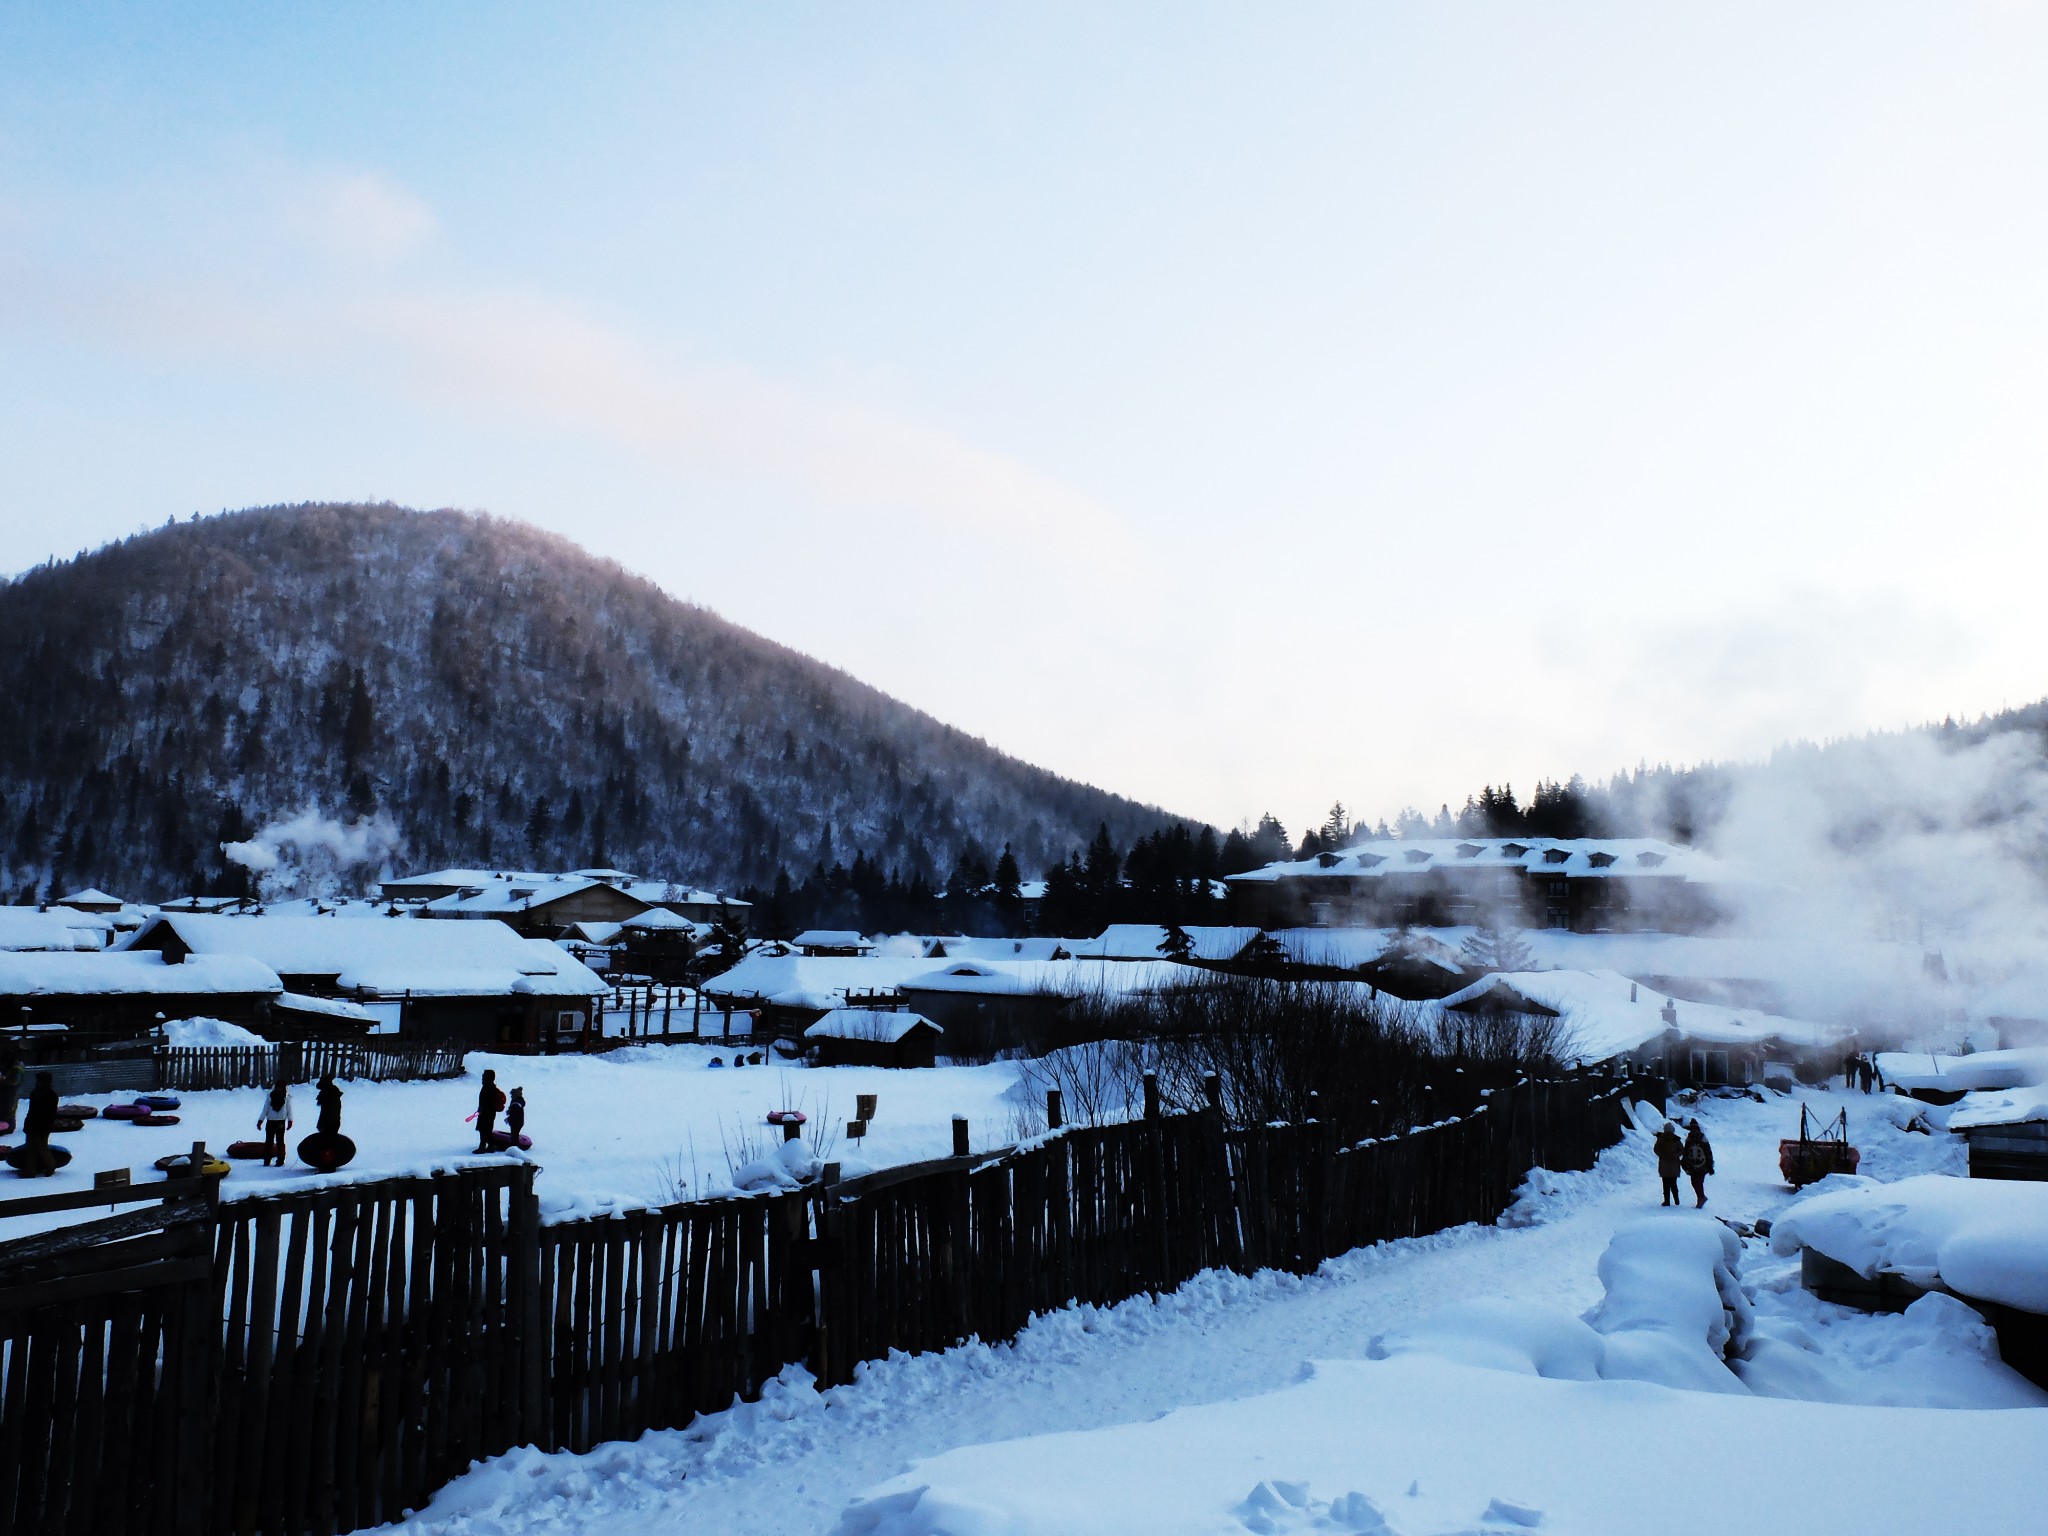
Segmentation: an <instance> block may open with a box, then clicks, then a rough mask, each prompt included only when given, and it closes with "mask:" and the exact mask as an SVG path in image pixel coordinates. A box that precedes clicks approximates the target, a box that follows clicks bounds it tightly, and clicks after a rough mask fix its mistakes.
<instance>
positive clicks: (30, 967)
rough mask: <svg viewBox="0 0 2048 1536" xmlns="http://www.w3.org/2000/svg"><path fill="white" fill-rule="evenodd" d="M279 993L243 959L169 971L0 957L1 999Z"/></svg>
mask: <svg viewBox="0 0 2048 1536" xmlns="http://www.w3.org/2000/svg"><path fill="white" fill-rule="evenodd" d="M223 921H239V919H223ZM283 990H284V984H283V983H282V982H281V981H279V980H278V978H277V972H276V971H274V970H272V969H271V968H270V967H269V966H267V965H265V964H264V963H263V962H262V961H261V960H257V959H252V958H250V957H249V956H246V955H232V954H219V955H194V956H191V957H189V958H188V959H187V960H186V961H185V962H184V963H183V964H182V965H169V964H166V963H165V961H164V957H163V956H162V955H160V954H156V953H154V952H130V951H125V950H117V951H114V952H113V953H110V954H109V953H94V954H69V953H63V952H54V951H53V952H49V953H43V952H23V951H15V950H6V951H0V997H111V996H119V995H133V994H137V993H141V994H151V993H155V994H162V995H165V996H175V997H203V996H219V995H221V994H224V993H225V994H230V995H234V996H246V995H255V996H272V997H274V996H276V995H277V994H278V993H280V992H282V991H283Z"/></svg>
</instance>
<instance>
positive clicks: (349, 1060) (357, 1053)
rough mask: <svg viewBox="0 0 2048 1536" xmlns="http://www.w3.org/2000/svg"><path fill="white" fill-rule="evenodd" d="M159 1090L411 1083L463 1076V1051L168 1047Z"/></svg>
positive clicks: (316, 1045) (162, 1055)
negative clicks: (328, 1081) (332, 1081)
mask: <svg viewBox="0 0 2048 1536" xmlns="http://www.w3.org/2000/svg"><path fill="white" fill-rule="evenodd" d="M156 1059H157V1079H158V1084H159V1086H161V1087H163V1088H166V1089H170V1090H172V1091H175V1092H180V1093H196V1092H200V1091H202V1090H204V1089H208V1088H262V1087H267V1086H269V1085H270V1084H271V1083H274V1082H276V1081H277V1080H278V1079H279V1078H280V1077H282V1078H283V1079H284V1080H285V1081H286V1082H288V1083H311V1082H317V1081H319V1079H320V1078H322V1077H327V1076H332V1077H336V1078H341V1079H353V1080H355V1081H357V1082H372V1083H407V1082H419V1081H424V1080H427V1079H432V1078H444V1077H460V1076H461V1075H462V1070H463V1063H464V1060H465V1053H464V1051H463V1050H462V1048H461V1047H460V1046H435V1045H425V1046H420V1045H410V1046H385V1045H368V1044H361V1043H358V1042H356V1041H352V1040H351V1041H344V1040H286V1041H281V1042H279V1043H277V1044H274V1045H223V1046H165V1047H162V1048H160V1049H159V1050H158V1051H157V1053H156Z"/></svg>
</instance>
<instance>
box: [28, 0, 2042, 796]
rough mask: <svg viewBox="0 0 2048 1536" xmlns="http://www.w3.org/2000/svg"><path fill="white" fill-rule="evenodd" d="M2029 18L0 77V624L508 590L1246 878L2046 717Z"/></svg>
mask: <svg viewBox="0 0 2048 1536" xmlns="http://www.w3.org/2000/svg"><path fill="white" fill-rule="evenodd" d="M2043 79H2048V6H2044V5H2042V4H2027V3H2006V4H1997V5H1983V6H1972V5H1965V4H1958V5H1946V6H1939V7H1932V6H1901V5H1888V4H1882V3H1871V0H1860V3H1855V4H1825V3H1814V4H1804V5H1801V6H1798V7H1785V6H1779V5H1743V4H1712V5H1707V4H1668V5H1658V6H1642V5H1638V4H1620V3H1617V4H1610V5H1575V4H1567V3H1555V4H1550V5H1545V6H1542V7H1533V6H1528V7H1524V6H1516V7H1509V6H1504V5H1494V6H1480V5H1468V4H1455V3H1452V4H1431V5H1424V4H1406V5H1358V4H1343V5H1273V6H1259V7H1248V6H1241V5H1202V4H1174V5H1147V4H1137V3H1132V4H1123V5H1119V6H1116V7H1101V6H1084V5H1063V4H1057V3H1036V4H1029V5H1003V4H989V5H977V6H971V7H966V6H938V5H914V4H901V5H899V4H855V5H849V4H784V5H776V6H757V5H744V4H737V3H735V4H721V5H701V4H698V5H682V4H668V5H646V6H641V5H632V4H625V3H614V4H608V5H606V6H602V7H589V6H567V5H559V6H538V5H522V4H511V3H506V4H493V5H488V6H485V5H459V4H443V5H437V6H434V7H416V6H410V5H396V4H392V5H384V4H375V3H365V0H357V3H351V4H348V5H321V4H310V3H308V4H299V5H294V6H290V7H280V6H272V5H237V4H232V3H217V4H209V5H206V6H197V5H174V4H164V5H152V6H117V5H100V4H91V3H67V4H63V5H57V4H48V5H38V4H14V5H9V6H6V7H4V8H0V568H4V569H6V570H20V569H25V568H27V567H29V566H32V565H34V564H37V563H39V562H40V561H42V560H43V559H45V558H47V557H49V556H52V555H56V556H59V557H65V556H69V555H71V554H73V553H76V552H77V551H79V550H81V549H84V548H89V547H91V546H93V545H96V544H98V543H100V542H103V541H105V540H107V539H111V538H118V537H122V536H125V535H127V534H129V533H132V532H135V531H136V530H138V529H141V528H145V527H150V526H155V525H158V524H161V523H162V522H163V521H164V520H165V519H166V518H167V517H172V516H181V517H182V516H186V515H189V514H190V513H191V512H193V511H195V510H196V511H203V512H214V511H218V510H221V509H224V508H232V507H240V506H250V505H262V504H271V503H278V502H293V501H306V500H340V499H388V500H392V501H396V502H401V503H404V504H408V505H415V506H423V507H426V506H456V507H464V508H472V509H478V510H487V511H490V512H492V513H495V514H498V515H501V516H505V517H510V518H517V519H521V520H524V521H527V522H531V523H534V524H537V525H540V526H542V527H545V528H549V529H553V530H555V531H557V532H560V533H563V534H565V535H567V536H569V537H571V538H573V539H575V540H576V541H578V542H579V543H581V544H582V545H584V546H585V547H587V548H589V549H591V550H593V551H595V552H597V553H600V554H603V555H607V556H611V557H614V558H616V559H618V560H620V561H621V562H623V563H624V564H626V565H628V566H630V567H632V568H634V569H635V570H638V571H641V572H643V573H645V574H646V575H648V576H650V577H652V578H653V579H655V580H656V581H658V582H660V583H661V584H662V585H663V586H664V587H665V588H666V589H667V590H669V591H670V592H672V593H674V594H676V595H677V596H679V597H683V598H687V599H690V600H692V601H696V602H700V603H703V604H705V605H707V606H709V607H711V608H713V609H715V610H716V611H717V612H719V613H721V614H723V615H724V616H726V617H728V618H730V619H732V620H734V621H736V622H738V623H741V624H744V625H746V626H748V627H749V628H752V629H755V630H757V631H759V632H761V633H763V634H766V635H769V636H771V637H773V638H774V639H777V640H779V641H782V642H784V643H787V644H789V645H792V646H795V647H796V648H798V649H800V650H802V651H805V652H807V653H809V654H811V655H814V656H817V657H819V658H821V659H823V660H826V661H828V662H830V663H832V664H833V665H836V666H839V667H842V668H844V669H845V670H847V671H849V672H851V673H853V674H854V675H856V676H858V677H860V678H863V679H865V680H866V681H868V682H871V683H874V684H875V685H877V686H879V687H881V688H883V689H885V690H887V691H888V692H890V693H892V694H894V695H896V696H897V697H899V698H902V699H904V700H907V701H908V702H910V703H912V704H914V705H916V706H918V707H919V708H922V709H925V710H927V711H929V712H930V713H932V714H933V715H936V716H938V717H939V718H941V719H943V720H946V721H948V722H950V723H953V724H956V725H959V726H961V727H963V728H965V729H967V730H969V731H971V732H973V733H975V734H976V735H979V736H983V737H985V738H987V739H989V740H990V741H992V742H994V743H996V744H997V745H998V746H1000V747H1002V748H1004V749H1005V750H1008V751H1010V752H1013V753H1016V754H1018V755H1019V756H1022V757H1025V758H1028V759H1031V760H1033V761H1036V762H1038V763H1041V764H1044V765H1045V766H1047V767H1050V768H1053V769H1056V770H1058V771H1060V772H1063V773H1066V774H1070V775H1072V776H1075V777H1077V778H1082V779H1086V780H1090V781H1092V782H1095V783H1097V784H1100V785H1103V786H1104V787H1106V788H1110V789H1114V790H1117V791H1120V792H1123V793H1126V794H1130V795H1134V796H1137V797H1138V798H1140V799H1143V800H1146V801H1149V802H1152V803H1155V804H1159V805H1162V806H1165V807H1167V808H1169V809H1171V810H1173V811H1175V812H1178V813H1183V814H1190V815H1195V816H1200V817H1202V818H1205V819H1207V820H1210V821H1213V822H1215V823H1216V824H1218V825H1222V826H1230V825H1236V824H1239V823H1240V822H1242V821H1244V820H1245V819H1246V818H1255V817H1256V816H1257V815H1258V814H1259V813H1260V812H1262V811H1265V810H1269V809H1270V810H1272V811H1275V812H1277V813H1278V814H1279V815H1280V816H1281V817H1282V818H1283V820H1285V821H1286V822H1287V823H1288V825H1289V826H1290V827H1293V828H1298V827H1300V826H1301V825H1302V824H1304V823H1311V822H1314V821H1318V820H1320V819H1321V816H1322V813H1323V811H1324V810H1325V809H1326V808H1327V806H1328V805H1329V804H1330V802H1331V801H1332V800H1335V799H1341V800H1343V801H1344V803H1345V804H1346V805H1348V806H1350V807H1352V809H1353V810H1354V812H1356V813H1359V814H1362V815H1365V816H1368V817H1378V816H1382V815H1384V816H1389V817H1390V816H1392V815H1393V813H1394V812H1396V811H1397V810H1399V809H1400V807H1401V806H1403V805H1405V804H1415V805H1419V806H1422V807H1423V808H1425V809H1428V810H1433V809H1434V807H1435V806H1436V805H1437V804H1438V803H1440V802H1442V801H1446V800H1448V801H1450V802H1451V803H1452V804H1453V806H1454V807H1455V805H1456V804H1457V803H1458V802H1459V801H1460V800H1462V798H1463V797H1464V795H1465V794H1466V793H1468V792H1470V791H1472V790H1475V789H1477V788H1478V787H1479V786H1480V785H1481V784H1482V783H1489V782H1490V783H1498V782H1501V781H1503V780H1505V781H1508V782H1511V783H1513V784H1514V785H1516V786H1517V787H1518V788H1519V789H1521V790H1522V791H1523V792H1524V793H1525V794H1526V792H1527V790H1528V789H1529V788H1530V787H1531V786H1533V784H1534V782H1535V781H1536V779H1537V778H1538V777H1539V776H1542V777H1560V778H1561V777H1567V776H1569V775H1570V774H1572V773H1574V772H1579V773H1584V774H1586V775H1587V776H1588V777H1592V778H1600V777H1604V776H1606V775H1607V774H1609V773H1611V772H1613V771H1615V770H1617V769H1622V768H1626V767H1629V766H1632V765H1634V764H1637V763H1639V762H1661V761H1696V760H1700V759H1703V758H1728V757H1745V756H1754V755H1758V754H1761V753H1762V752H1764V751H1766V750H1768V748H1769V747H1770V746H1772V745H1773V744H1774V743H1776V742H1778V741H1780V740H1783V739H1787V738H1814V739H1820V738H1827V737H1833V736H1838V735H1842V734H1846V733H1851V732H1856V731H1861V730H1866V729H1872V728H1881V727H1892V726H1897V725H1902V724H1907V723H1911V722H1914V721H1919V720H1923V719H1930V718H1939V717H1941V716H1943V715H1945V714H1950V713H1954V714H1957V715H1974V714H1976V713H1979V712H1982V711H1986V710H1993V709H1997V708H1999V707H2001V706H2002V705H2006V704H2018V703H2022V702H2026V701H2028V700H2031V699H2034V698H2037V697H2040V696H2041V695H2043V694H2044V693H2048V664H2044V660H2043V658H2044V657H2048V604H2044V603H2043V602H2042V600H2041V596H2040V588H2041V574H2040V573H2041V571H2042V569H2043V556H2044V555H2048V534H2044V532H2043V527H2044V516H2043V514H2044V511H2048V432H2044V430H2043V427H2044V422H2048V197H2044V195H2043V189H2044V187H2048V91H2043V90H2042V89H2041V84H2040V83H2041V81H2042V80H2043Z"/></svg>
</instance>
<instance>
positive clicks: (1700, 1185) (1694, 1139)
mask: <svg viewBox="0 0 2048 1536" xmlns="http://www.w3.org/2000/svg"><path fill="white" fill-rule="evenodd" d="M1683 1161H1684V1163H1685V1175H1686V1177H1687V1178H1689V1179H1691V1180H1692V1192H1693V1195H1694V1196H1695V1199H1694V1202H1693V1209H1694V1210H1698V1209H1699V1208H1700V1207H1701V1206H1703V1205H1705V1204H1706V1203H1707V1175H1708V1174H1710V1173H1712V1172H1713V1171H1714V1148H1713V1144H1712V1143H1711V1142H1709V1141H1708V1140H1707V1133H1706V1132H1705V1131H1703V1130H1701V1129H1700V1123H1699V1121H1697V1120H1694V1121H1692V1122H1691V1123H1690V1124H1689V1125H1688V1127H1687V1129H1686V1133H1685V1152H1684V1154H1683Z"/></svg>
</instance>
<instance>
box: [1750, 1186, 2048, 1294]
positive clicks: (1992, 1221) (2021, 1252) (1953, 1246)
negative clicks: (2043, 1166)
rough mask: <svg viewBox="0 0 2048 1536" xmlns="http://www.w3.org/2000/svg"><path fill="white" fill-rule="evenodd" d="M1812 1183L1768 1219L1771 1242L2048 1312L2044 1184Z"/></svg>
mask: <svg viewBox="0 0 2048 1536" xmlns="http://www.w3.org/2000/svg"><path fill="white" fill-rule="evenodd" d="M1828 1186H1834V1187H1828ZM1813 1188H1814V1189H1815V1190H1816V1191H1817V1193H1814V1194H1812V1195H1810V1196H1809V1197H1808V1198H1806V1199H1805V1200H1802V1201H1801V1202H1799V1203H1798V1204H1797V1205H1795V1206H1794V1207H1793V1208H1792V1209H1791V1210H1790V1211H1788V1212H1786V1214H1785V1215H1784V1216H1782V1217H1781V1218H1779V1220H1778V1223H1777V1225H1776V1226H1775V1227H1773V1228H1772V1230H1771V1246H1772V1248H1773V1249H1774V1250H1775V1251H1776V1252H1778V1253H1780V1254H1789V1253H1793V1252H1796V1251H1797V1250H1798V1249H1799V1248H1801V1247H1808V1248H1812V1249H1814V1250H1816V1251H1817V1252H1820V1253H1824V1254H1826V1255H1827V1256H1828V1257H1829V1258H1831V1259H1834V1260H1835V1261H1837V1262H1838V1263H1842V1264H1846V1265H1848V1266H1849V1267H1850V1268H1851V1269H1853V1270H1855V1271H1856V1272H1857V1273H1858V1274H1859V1275H1862V1276H1863V1277H1864V1278H1865V1279H1870V1278H1872V1277H1874V1276H1876V1275H1877V1274H1878V1273H1879V1272H1880V1271H1882V1272H1884V1273H1888V1274H1895V1275H1899V1276H1901V1277H1902V1278H1904V1279H1906V1280H1908V1281H1910V1282H1912V1283H1913V1284H1915V1285H1921V1286H1928V1287H1932V1286H1936V1285H1939V1286H1943V1287H1945V1288H1947V1289H1949V1290H1952V1291H1955V1292H1957V1293H1958V1294H1959V1295H1963V1296H1970V1297H1976V1298H1978V1299H1980V1300H1983V1301H1992V1302H2001V1303H2003V1304H2004V1305H2006V1306H2008V1307H2018V1308H2020V1309H2021V1310H2023V1311H2027V1312H2039V1313H2044V1314H2048V1184H2036V1183H2030V1182H2023V1181H2014V1180H2007V1179H1952V1178H1942V1177H1939V1176H1932V1175H1929V1176H1922V1177H1919V1178H1912V1179H1902V1180H1900V1181H1899V1182H1898V1183H1895V1184H1878V1183H1875V1182H1872V1181H1869V1180H1864V1179H1854V1180H1851V1179H1846V1178H1844V1177H1842V1176H1840V1175H1836V1176H1834V1177H1833V1178H1830V1179H1828V1180H1825V1181H1823V1183H1822V1184H1818V1185H1815V1186H1813Z"/></svg>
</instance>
